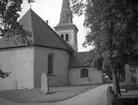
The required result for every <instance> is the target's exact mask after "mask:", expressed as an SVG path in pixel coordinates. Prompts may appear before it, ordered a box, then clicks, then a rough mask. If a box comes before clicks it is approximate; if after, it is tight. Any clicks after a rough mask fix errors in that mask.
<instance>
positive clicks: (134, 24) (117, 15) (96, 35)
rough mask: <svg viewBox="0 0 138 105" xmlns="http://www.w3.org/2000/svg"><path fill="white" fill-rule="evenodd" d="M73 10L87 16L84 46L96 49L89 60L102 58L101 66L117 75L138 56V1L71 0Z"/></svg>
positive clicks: (93, 61)
mask: <svg viewBox="0 0 138 105" xmlns="http://www.w3.org/2000/svg"><path fill="white" fill-rule="evenodd" d="M71 3H72V10H73V12H74V13H76V14H79V15H81V14H84V16H85V20H84V26H85V27H86V28H87V29H88V33H87V35H86V40H85V42H84V45H90V46H94V49H92V50H91V51H90V55H89V56H90V57H88V61H89V62H90V63H92V64H94V63H95V61H97V59H99V57H102V58H103V62H102V66H103V65H108V66H110V70H112V71H113V72H114V71H115V72H116V69H117V68H118V66H120V65H121V66H124V64H126V63H128V60H129V59H130V60H133V59H132V58H133V57H134V56H135V55H136V53H135V52H136V50H137V49H136V46H137V45H138V36H137V34H138V2H137V0H72V2H71Z"/></svg>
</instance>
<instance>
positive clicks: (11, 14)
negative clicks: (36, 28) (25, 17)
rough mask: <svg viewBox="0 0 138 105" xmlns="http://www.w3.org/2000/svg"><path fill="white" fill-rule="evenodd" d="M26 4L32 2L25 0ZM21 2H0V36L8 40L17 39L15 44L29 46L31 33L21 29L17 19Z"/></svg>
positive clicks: (6, 0)
mask: <svg viewBox="0 0 138 105" xmlns="http://www.w3.org/2000/svg"><path fill="white" fill-rule="evenodd" d="M27 1H28V3H31V2H33V0H27ZM22 3H23V0H0V36H1V37H4V38H6V39H10V38H12V37H14V36H16V37H17V40H16V41H17V42H20V43H23V44H24V43H27V44H31V40H30V37H31V33H30V32H28V31H27V30H24V29H23V26H22V25H20V24H19V22H18V21H17V19H18V18H19V17H20V15H19V12H21V10H22V8H21V4H22Z"/></svg>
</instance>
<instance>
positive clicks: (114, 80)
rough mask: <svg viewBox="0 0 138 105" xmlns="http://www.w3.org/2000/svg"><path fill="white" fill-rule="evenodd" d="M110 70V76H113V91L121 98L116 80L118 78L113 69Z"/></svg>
mask: <svg viewBox="0 0 138 105" xmlns="http://www.w3.org/2000/svg"><path fill="white" fill-rule="evenodd" d="M111 70H112V76H113V90H114V93H115V94H116V95H117V96H121V92H120V86H119V80H118V77H117V71H116V70H115V68H113V67H111Z"/></svg>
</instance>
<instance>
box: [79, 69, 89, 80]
mask: <svg viewBox="0 0 138 105" xmlns="http://www.w3.org/2000/svg"><path fill="white" fill-rule="evenodd" d="M80 77H81V78H86V77H88V69H85V68H84V69H81V71H80Z"/></svg>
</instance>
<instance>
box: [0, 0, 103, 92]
mask: <svg viewBox="0 0 138 105" xmlns="http://www.w3.org/2000/svg"><path fill="white" fill-rule="evenodd" d="M19 23H20V24H21V25H23V27H24V29H26V30H28V31H30V32H31V33H32V41H33V44H32V45H31V46H26V45H24V44H15V43H14V41H13V40H14V38H13V39H10V40H8V41H5V40H4V39H3V38H2V39H0V69H2V70H3V71H5V72H10V75H9V77H7V78H5V79H1V78H0V90H9V89H17V88H18V89H32V88H41V74H42V73H43V72H46V73H47V75H48V79H49V86H50V87H55V86H70V85H84V84H101V83H102V82H103V79H102V78H103V76H102V72H101V71H98V70H96V69H95V68H92V67H91V66H90V65H88V64H86V63H85V57H86V55H87V52H78V48H77V46H78V45H77V32H78V28H77V27H76V25H75V24H73V21H72V12H71V10H70V5H69V0H63V3H62V8H61V14H60V20H59V23H58V24H57V25H56V26H55V27H54V29H52V28H51V27H50V26H49V25H48V23H47V22H45V21H44V20H42V19H41V18H40V17H39V16H38V15H37V14H36V13H35V12H34V11H33V10H32V9H29V10H28V11H27V12H26V13H25V15H24V16H23V17H22V18H21V19H20V20H19Z"/></svg>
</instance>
